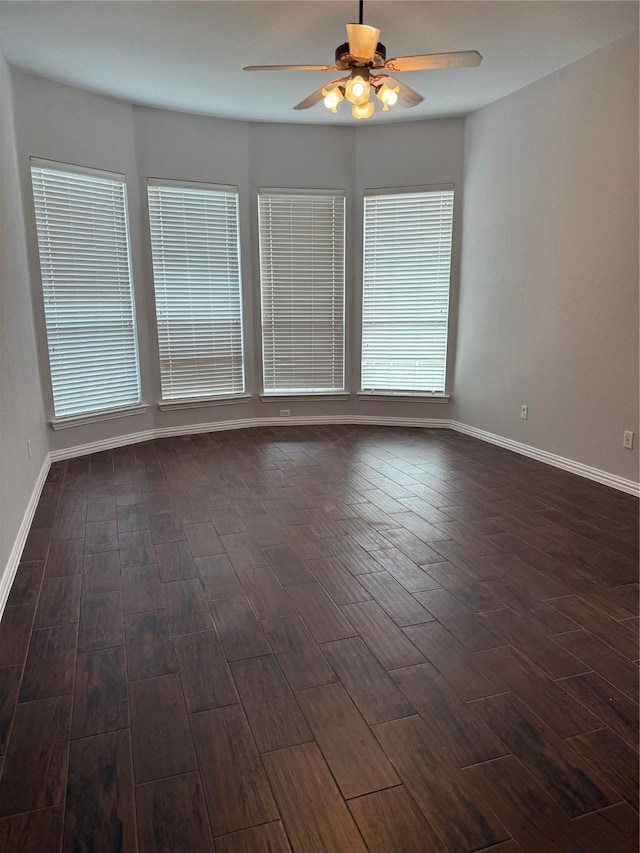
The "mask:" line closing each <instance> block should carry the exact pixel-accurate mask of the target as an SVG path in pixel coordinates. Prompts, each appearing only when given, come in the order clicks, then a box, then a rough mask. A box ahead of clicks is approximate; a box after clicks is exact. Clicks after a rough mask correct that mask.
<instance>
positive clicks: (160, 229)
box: [148, 180, 244, 400]
mask: <svg viewBox="0 0 640 853" xmlns="http://www.w3.org/2000/svg"><path fill="white" fill-rule="evenodd" d="M148 196H149V221H150V228H151V252H152V256H153V280H154V287H155V295H156V316H157V322H158V345H159V350H160V377H161V383H162V398H163V400H189V399H193V400H198V399H203V398H215V397H216V396H232V395H240V394H242V393H243V392H244V363H243V344H242V295H241V284H240V261H239V251H238V190H237V188H235V187H218V186H213V185H211V184H208V185H207V184H204V185H195V184H177V183H174V182H172V181H155V180H150V181H149V186H148Z"/></svg>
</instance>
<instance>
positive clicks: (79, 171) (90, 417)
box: [29, 157, 148, 430]
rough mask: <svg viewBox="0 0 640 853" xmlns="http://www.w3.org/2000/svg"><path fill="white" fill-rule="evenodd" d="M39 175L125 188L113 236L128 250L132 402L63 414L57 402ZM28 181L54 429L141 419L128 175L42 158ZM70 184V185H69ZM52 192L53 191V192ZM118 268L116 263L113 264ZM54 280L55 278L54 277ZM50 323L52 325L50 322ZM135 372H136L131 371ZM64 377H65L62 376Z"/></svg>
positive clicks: (32, 159) (32, 160)
mask: <svg viewBox="0 0 640 853" xmlns="http://www.w3.org/2000/svg"><path fill="white" fill-rule="evenodd" d="M36 172H50V173H53V174H58V175H60V176H78V177H86V178H90V179H91V178H95V179H98V180H102V181H110V182H111V183H113V184H117V185H120V186H121V187H122V207H121V217H122V222H121V227H120V228H116V227H114V229H113V235H114V238H113V240H114V244H115V242H116V241H117V240H118V239H120V238H122V237H124V241H125V246H126V282H127V285H128V291H129V299H128V306H129V307H130V320H129V321H128V322H129V324H130V328H131V337H130V342H129V345H130V346H131V347H132V355H131V357H130V359H129V360H128V361H123V364H124V365H125V366H126V367H127V371H126V375H127V376H128V378H129V381H130V382H131V380H132V379H133V380H134V382H133V383H132V384H133V386H134V389H135V391H136V394H135V398H133V399H131V401H124V402H123V401H118V402H116V403H114V405H109V406H102V407H101V408H86V409H82V410H80V409H77V408H76V410H75V411H68V410H67V411H64V410H62V409H61V407H60V405H59V404H57V402H56V384H57V381H56V379H55V378H54V376H55V373H56V370H55V368H54V367H53V364H52V359H51V356H52V347H53V346H55V338H54V337H53V335H52V334H51V332H52V329H53V327H54V326H55V313H52V314H51V317H50V318H49V317H48V316H47V315H48V311H47V301H48V298H49V297H48V296H47V287H50V288H51V289H52V293H51V296H54V295H55V294H54V292H53V289H54V288H55V284H50V285H46V284H45V273H44V265H43V257H44V254H45V245H46V243H45V241H48V240H50V233H51V232H50V231H48V230H47V231H43V232H41V230H40V217H41V216H44V215H45V214H44V211H43V210H42V209H41V208H42V206H43V205H45V204H46V201H45V200H44V199H43V200H42V201H39V200H38V197H37V195H38V192H39V191H41V190H37V189H36V180H35V179H34V178H35V173H36ZM29 179H30V184H31V197H32V201H33V213H34V219H33V222H34V233H35V246H36V252H37V258H38V274H39V277H40V288H39V295H40V299H41V300H42V302H41V305H42V315H41V316H42V322H43V331H44V336H43V340H44V346H45V347H46V356H47V367H48V378H49V393H50V401H51V411H52V412H53V415H52V417H51V419H50V424H51V427H52V428H53V429H54V430H59V429H65V428H67V427H73V426H78V425H82V424H85V423H91V422H94V421H100V420H110V419H113V418H120V417H125V416H128V415H138V414H143V413H144V412H146V411H147V409H148V405H147V404H146V403H144V402H142V377H141V369H140V347H139V341H138V327H137V316H136V288H135V281H134V275H133V259H132V246H131V230H130V218H129V203H128V186H127V178H126V175H125V174H123V173H120V172H112V171H107V170H105V169H97V168H93V167H90V166H84V165H78V164H73V163H64V162H61V161H57V160H48V159H44V158H39V157H30V158H29ZM70 183H71V182H70ZM40 184H41V186H42V187H44V185H45V184H44V179H43V178H40ZM50 189H51V188H50ZM60 222H61V223H64V219H63V218H62V217H61V219H60ZM114 266H115V262H114ZM94 275H95V276H96V278H98V277H99V272H95V273H94ZM51 278H53V276H51ZM120 304H121V305H125V306H126V305H127V302H126V300H125V301H124V302H121V303H120ZM50 321H51V322H50ZM132 368H133V369H132ZM61 376H63V374H62V373H61Z"/></svg>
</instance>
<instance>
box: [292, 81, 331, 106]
mask: <svg viewBox="0 0 640 853" xmlns="http://www.w3.org/2000/svg"><path fill="white" fill-rule="evenodd" d="M324 88H325V87H324V86H321V87H320V88H319V89H316V90H315V92H312V93H311V94H310V95H309V96H308V97H306V98H305V99H304V101H300V103H299V104H296V105H295V107H294V110H308V109H309V107H315V105H316V104H317V103H318V102H319V101H321V100H322V99H323V98H324V95H323V94H322V90H323V89H324Z"/></svg>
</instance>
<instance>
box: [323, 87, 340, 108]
mask: <svg viewBox="0 0 640 853" xmlns="http://www.w3.org/2000/svg"><path fill="white" fill-rule="evenodd" d="M322 94H323V95H324V105H325V107H326V108H327V109H328V110H331V112H332V113H337V112H338V104H339V103H340V101H342V100H343V98H344V95H343V94H342V92H341V91H340V89H339V88H338V87H337V86H336V87H335V88H333V89H323V90H322Z"/></svg>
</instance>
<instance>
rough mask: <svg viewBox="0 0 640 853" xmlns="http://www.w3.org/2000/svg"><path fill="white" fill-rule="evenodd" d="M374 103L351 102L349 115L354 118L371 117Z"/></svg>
mask: <svg viewBox="0 0 640 853" xmlns="http://www.w3.org/2000/svg"><path fill="white" fill-rule="evenodd" d="M374 110H375V105H374V103H373V101H367V103H365V104H353V106H352V107H351V115H352V116H353V117H354V118H371V116H372V115H373V111H374Z"/></svg>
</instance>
